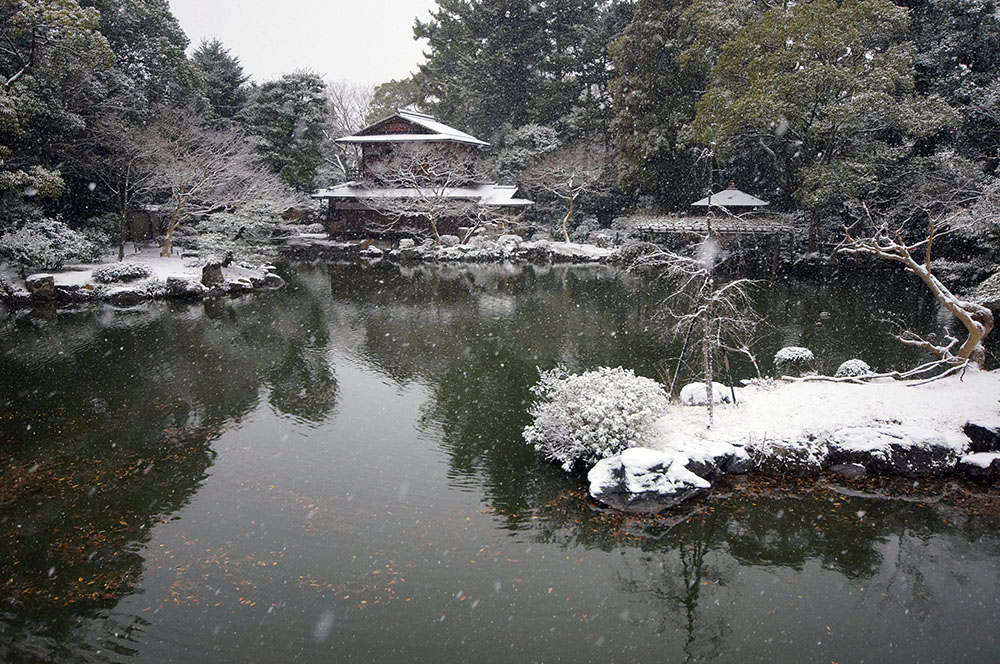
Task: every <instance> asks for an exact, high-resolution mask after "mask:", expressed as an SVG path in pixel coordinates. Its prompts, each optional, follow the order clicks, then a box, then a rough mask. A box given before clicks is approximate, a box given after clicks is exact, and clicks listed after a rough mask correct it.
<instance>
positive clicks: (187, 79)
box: [80, 0, 197, 111]
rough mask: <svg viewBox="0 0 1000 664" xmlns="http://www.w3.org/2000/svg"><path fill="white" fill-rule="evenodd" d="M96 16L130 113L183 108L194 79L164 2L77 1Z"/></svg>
mask: <svg viewBox="0 0 1000 664" xmlns="http://www.w3.org/2000/svg"><path fill="white" fill-rule="evenodd" d="M80 4H81V5H83V6H88V7H94V8H96V9H97V10H98V11H100V13H101V28H100V29H101V32H102V33H103V34H104V36H105V37H106V38H107V40H108V43H109V44H110V45H111V49H112V50H113V51H114V53H115V57H116V58H117V65H118V66H117V70H118V71H119V72H121V74H123V75H124V77H125V81H126V82H127V83H126V85H127V86H128V94H129V95H131V96H133V97H134V106H135V109H136V110H139V111H141V110H144V109H145V110H152V109H154V108H155V107H157V106H161V105H164V104H172V105H186V104H187V103H189V102H190V101H191V100H192V95H193V93H194V92H195V90H196V87H197V79H196V77H195V74H194V70H193V68H192V67H191V63H190V61H189V60H188V59H187V56H186V55H185V49H187V46H188V38H187V35H185V34H184V31H183V30H181V26H180V24H179V23H178V22H177V19H176V18H175V17H174V15H173V14H172V13H171V12H170V5H169V4H168V3H167V0H81V2H80Z"/></svg>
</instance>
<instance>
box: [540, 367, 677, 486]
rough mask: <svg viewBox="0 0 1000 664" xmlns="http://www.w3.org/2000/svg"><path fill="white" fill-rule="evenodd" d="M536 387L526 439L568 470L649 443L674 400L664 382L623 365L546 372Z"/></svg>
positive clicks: (579, 467) (581, 467) (586, 466)
mask: <svg viewBox="0 0 1000 664" xmlns="http://www.w3.org/2000/svg"><path fill="white" fill-rule="evenodd" d="M531 391H532V393H533V394H534V395H535V396H536V397H537V400H536V401H535V402H534V403H533V404H532V406H531V408H530V409H529V411H528V412H529V414H530V415H531V417H532V419H533V422H532V423H531V424H530V425H528V426H527V427H525V429H524V432H523V436H524V440H525V442H527V443H528V444H529V445H532V446H534V448H535V449H536V450H538V451H539V452H541V453H542V454H544V455H545V457H546V458H547V459H549V460H551V461H555V462H556V463H558V464H559V465H560V466H562V468H563V469H564V470H567V471H572V470H582V469H584V468H589V467H590V466H592V465H594V464H595V463H597V462H598V461H600V460H601V459H605V458H607V457H609V456H613V455H615V454H618V453H619V452H621V451H622V450H625V449H627V448H630V447H641V446H643V445H645V444H647V443H648V442H649V441H650V440H651V438H652V436H653V432H654V427H653V424H654V423H655V422H656V420H657V419H658V418H659V417H661V416H662V415H663V414H664V413H666V410H667V406H668V403H669V399H668V398H667V393H666V391H665V390H664V389H663V386H661V385H660V384H659V383H657V382H656V381H654V380H650V379H649V378H643V377H641V376H636V375H635V373H633V372H632V371H630V370H626V369H622V368H621V367H618V368H615V369H611V368H607V367H604V368H601V369H597V370H595V371H588V372H585V373H582V374H579V375H570V374H567V373H566V371H565V370H564V369H561V368H557V369H552V370H550V371H543V372H541V376H540V378H539V381H538V383H537V384H536V385H535V386H534V387H533V388H531Z"/></svg>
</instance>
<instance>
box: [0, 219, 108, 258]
mask: <svg viewBox="0 0 1000 664" xmlns="http://www.w3.org/2000/svg"><path fill="white" fill-rule="evenodd" d="M100 253H101V251H100V249H99V248H98V247H97V246H96V245H95V244H94V243H92V242H91V241H90V240H88V239H87V238H85V237H84V236H83V235H81V234H80V233H77V232H76V231H74V230H71V229H70V228H69V227H68V226H66V224H64V223H62V222H61V221H56V220H55V219H40V220H38V221H29V222H27V223H26V224H24V225H23V226H21V228H19V229H17V230H16V231H14V232H11V233H7V234H5V235H4V236H3V237H0V258H3V259H4V260H7V261H9V262H10V263H12V264H13V265H16V266H17V267H20V268H40V269H43V270H57V269H59V268H60V267H62V265H63V263H65V262H66V261H69V260H80V261H92V260H96V259H97V257H98V256H100Z"/></svg>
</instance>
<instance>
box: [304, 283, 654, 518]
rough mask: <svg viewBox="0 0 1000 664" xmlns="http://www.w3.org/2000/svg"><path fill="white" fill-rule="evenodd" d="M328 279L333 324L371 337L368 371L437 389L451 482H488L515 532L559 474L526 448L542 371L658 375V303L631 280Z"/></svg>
mask: <svg viewBox="0 0 1000 664" xmlns="http://www.w3.org/2000/svg"><path fill="white" fill-rule="evenodd" d="M327 269H328V270H329V281H328V283H329V287H330V289H331V291H332V293H333V295H334V297H335V298H336V300H337V306H338V307H341V308H342V309H341V313H340V314H334V313H331V314H329V315H330V316H331V317H333V316H337V315H343V316H345V317H347V318H348V319H349V320H348V321H347V322H345V321H341V322H340V327H345V326H347V327H352V328H356V327H361V328H362V329H361V330H360V333H361V334H362V343H363V350H364V353H365V357H366V360H367V361H368V362H369V363H370V364H371V365H372V366H373V367H375V368H376V369H377V370H378V371H380V372H383V373H385V374H386V375H388V376H390V377H392V378H393V379H394V380H396V381H397V382H399V383H406V382H408V381H419V382H420V383H422V384H424V385H426V386H427V387H428V389H429V390H430V391H431V393H432V395H433V396H432V398H431V399H430V400H429V402H428V404H427V406H426V409H425V412H424V414H423V418H424V422H425V424H426V426H428V427H435V428H439V429H440V430H441V431H442V432H443V444H444V446H445V449H446V450H447V452H448V454H449V455H450V465H451V473H452V474H453V475H455V476H459V477H465V478H475V479H477V480H478V479H479V478H480V477H482V478H483V479H482V481H483V482H484V483H485V484H486V489H487V494H488V495H489V500H490V502H491V504H492V506H493V508H494V509H495V510H496V511H497V512H498V513H502V514H504V515H506V518H507V519H508V521H509V525H510V526H511V527H522V526H524V525H525V523H526V521H527V520H528V519H530V513H529V512H530V510H531V507H532V506H533V505H536V504H538V503H539V502H544V501H546V500H548V499H549V498H550V497H551V496H549V495H548V494H547V493H546V492H548V491H549V490H550V488H551V487H552V486H553V482H552V478H553V477H555V476H557V475H558V473H556V472H554V471H553V470H552V469H550V468H548V467H546V466H544V464H539V463H537V459H536V457H535V455H534V452H533V451H532V450H531V449H530V448H529V447H528V446H527V445H525V443H524V442H523V439H522V438H521V429H522V428H523V427H524V426H525V425H526V424H527V417H528V416H527V407H528V405H529V404H530V402H531V399H532V396H531V393H530V391H529V390H530V387H531V386H532V385H533V384H534V383H535V382H536V381H537V379H538V370H537V369H538V367H542V368H549V367H552V366H554V365H555V364H557V363H559V362H562V363H564V364H566V365H567V366H568V368H569V369H571V370H574V371H579V370H584V369H592V368H595V367H597V366H602V365H607V364H613V365H615V366H617V365H619V364H625V365H627V366H631V367H635V368H637V370H638V371H639V372H643V371H645V373H646V375H655V369H654V368H653V367H654V364H653V363H654V362H655V358H656V354H657V344H658V341H657V339H656V336H655V334H653V333H650V332H646V331H644V330H643V328H642V322H641V319H640V318H638V317H637V315H636V314H637V312H639V311H640V310H641V308H642V306H643V304H644V302H646V301H649V298H647V297H635V296H634V293H632V292H631V291H630V290H629V286H628V285H627V283H625V282H628V281H630V280H632V278H631V277H629V276H628V275H621V274H620V273H618V272H616V271H614V270H612V269H610V268H607V267H596V268H595V267H582V268H570V267H555V268H554V267H533V266H512V265H487V266H452V265H442V266H434V265H420V266H412V267H403V268H399V267H394V266H391V265H390V266H385V265H380V266H370V267H366V266H363V265H357V264H352V265H333V266H329V267H328V268H327ZM309 283H312V282H311V280H310V281H309ZM626 295H628V297H625V296H626ZM344 308H349V310H350V312H349V313H348V314H344V313H343V309H344ZM563 483H565V480H563ZM540 493H541V494H542V495H540Z"/></svg>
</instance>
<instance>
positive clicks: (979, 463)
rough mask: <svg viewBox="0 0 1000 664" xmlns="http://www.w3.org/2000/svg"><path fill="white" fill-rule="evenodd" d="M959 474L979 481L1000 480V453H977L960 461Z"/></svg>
mask: <svg viewBox="0 0 1000 664" xmlns="http://www.w3.org/2000/svg"><path fill="white" fill-rule="evenodd" d="M957 470H958V472H960V473H962V474H963V475H966V476H968V477H971V478H972V479H977V480H989V481H995V480H998V479H1000V452H976V453H973V454H966V455H965V456H963V457H962V458H961V459H959V460H958V466H957Z"/></svg>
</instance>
